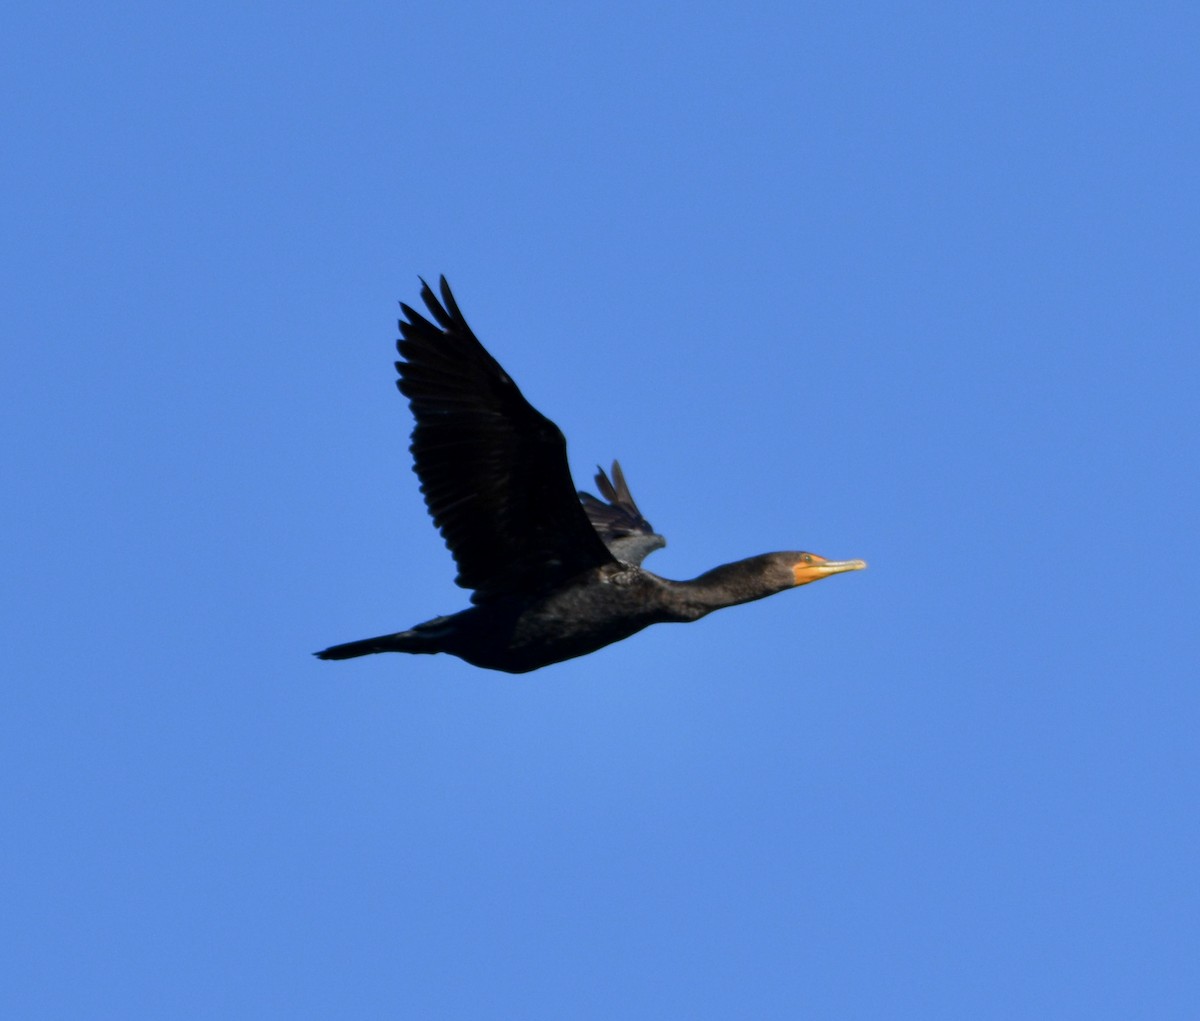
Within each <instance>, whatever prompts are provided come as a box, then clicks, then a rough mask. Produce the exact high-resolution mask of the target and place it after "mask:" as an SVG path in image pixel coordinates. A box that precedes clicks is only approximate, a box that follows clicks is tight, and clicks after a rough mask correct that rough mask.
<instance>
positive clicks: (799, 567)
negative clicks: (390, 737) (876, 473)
mask: <svg viewBox="0 0 1200 1021" xmlns="http://www.w3.org/2000/svg"><path fill="white" fill-rule="evenodd" d="M421 285H422V287H421V298H422V299H423V300H424V302H425V305H426V306H427V308H428V312H429V316H430V318H426V317H425V316H423V315H421V314H420V313H419V312H417V311H415V310H414V309H412V308H410V307H409V306H408V305H405V304H401V306H400V308H401V311H402V312H403V313H404V319H402V320H400V340H399V341H398V342H397V344H396V348H397V350H398V351H399V353H400V358H401V360H400V361H398V362H396V370H397V372H398V373H399V374H400V378H399V379H398V380H397V381H396V385H397V386H398V387H399V389H400V392H401V393H402V394H403V395H404V396H405V397H407V398H408V401H409V404H410V406H411V407H412V412H413V417H414V418H415V419H416V428H415V429H414V430H413V434H412V447H411V450H412V455H413V461H414V464H413V470H414V471H415V472H416V473H417V477H418V478H419V479H420V482H421V492H422V493H423V494H424V497H425V504H426V506H427V507H428V508H429V513H430V514H431V515H432V517H433V520H434V524H436V525H437V528H438V530H439V531H440V532H441V534H442V536H443V538H444V539H445V540H446V545H447V546H448V547H449V548H450V552H451V553H452V554H453V556H454V561H455V564H456V565H457V567H458V577H457V578H456V579H455V580H456V582H457V583H458V584H459V585H461V586H462V587H463V588H466V589H471V590H472V591H473V593H474V594H473V595H472V596H471V603H472V604H473V605H472V606H471V607H470V608H469V609H466V610H463V611H461V612H459V613H455V614H451V615H450V616H446V617H435V618H434V619H433V620H428V621H426V622H425V623H423V624H418V625H416V626H415V627H412V628H409V629H408V630H407V631H398V632H396V633H395V634H390V635H380V636H379V637H377V638H366V639H363V640H361V641H357V642H347V643H346V644H344V645H334V646H332V647H330V648H328V649H325V650H323V651H322V652H318V653H316V654H315V655H317V656H318V657H320V658H321V659H351V658H353V657H355V656H365V655H368V654H370V653H374V652H412V653H434V652H448V653H450V654H451V655H453V656H458V657H459V658H461V659H464V660H466V661H467V662H468V663H472V664H474V665H475V666H479V667H486V668H488V669H491V670H504V671H507V672H509V673H514V674H519V673H526V672H528V671H530V670H537V669H539V668H540V667H544V666H548V665H549V664H551V663H559V662H561V661H562V660H565V659H571V658H573V657H575V656H583V655H586V654H587V653H589V652H595V651H596V650H597V649H599V648H602V647H603V646H605V645H609V644H611V643H612V642H618V641H620V640H621V639H623V638H628V637H629V636H630V635H632V634H635V633H636V632H638V631H641V630H642V629H643V628H645V627H649V626H650V625H651V624H661V623H666V622H669V621H677V622H685V621H693V620H699V619H700V618H701V617H703V616H705V615H707V614H709V613H712V611H713V610H719V609H721V608H722V607H725V606H734V605H736V604H738V603H748V602H751V601H752V600H755V599H762V598H763V597H764V596H770V595H774V594H775V593H777V592H783V591H784V590H785V589H791V588H795V587H796V586H798V585H806V584H808V583H809V582H813V581H817V580H818V579H820V578H827V577H829V576H830V575H833V574H840V573H841V572H843V571H857V570H861V569H862V568H864V567H866V566H867V565H866V563H865V562H863V561H862V560H826V559H825V558H824V557H820V556H817V554H815V553H803V552H789V553H764V554H762V555H760V556H756V557H750V558H749V559H748V560H739V561H736V562H734V563H732V564H724V565H723V566H721V567H716V568H713V570H711V571H708V572H707V573H705V574H702V575H700V577H698V578H695V579H693V580H691V581H671V580H670V579H667V578H660V577H659V576H658V575H656V574H651V573H650V572H649V571H647V570H645V569H644V568H643V567H642V561H643V560H644V559H645V558H646V556H647V555H648V554H650V553H652V552H653V551H654V550H656V549H660V548H661V547H663V546H665V545H666V540H665V539H663V537H662V536H661V535H658V534H657V533H656V532H655V531H654V529H653V527H651V525H650V523H649V522H648V521H647V520H646V519H645V518H644V517H643V516H642V512H641V511H640V510H638V507H637V504H636V503H634V501H633V496H632V495H631V494H630V492H629V486H628V484H627V483H626V481H625V476H624V473H623V472H622V471H621V466H620V465H619V464H618V463H617V462H616V461H614V462H613V465H612V475H611V478H610V476H609V475H608V474H606V473H605V472H604V471H603V470H602V469H601V470H599V472H598V474H597V475H596V479H595V481H596V486H597V488H598V489H599V491H600V497H599V498H597V497H595V496H592V495H591V494H590V493H577V492H576V491H575V485H574V483H573V482H572V480H571V470H570V467H569V466H568V464H567V442H566V440H565V439H564V438H563V434H562V432H561V431H560V430H559V428H558V426H556V425H555V424H554V423H553V422H551V421H550V419H548V418H546V417H545V416H544V415H542V414H540V413H539V412H538V411H537V410H536V409H535V408H534V407H533V406H532V405H531V404H530V403H529V402H528V401H527V400H525V398H524V397H523V396H522V395H521V391H520V390H519V389H517V385H516V383H514V382H513V381H512V379H511V378H509V375H508V373H506V372H505V371H504V369H503V368H501V366H500V364H499V362H497V361H496V359H494V358H493V357H492V356H491V355H490V354H488V352H487V351H486V350H485V348H484V346H483V345H482V344H481V343H480V342H479V340H478V339H477V338H476V336H475V334H474V333H473V332H471V328H470V327H469V326H468V325H467V322H466V320H465V319H464V318H463V314H462V312H460V311H459V308H458V304H457V302H455V300H454V295H453V294H452V293H451V291H450V287H449V285H448V284H447V283H446V278H445V277H442V278H441V300H440V301H439V300H438V297H437V295H435V294H434V293H433V290H432V289H431V288H430V287H429V285H428V284H427V283H425V281H424V280H422V281H421Z"/></svg>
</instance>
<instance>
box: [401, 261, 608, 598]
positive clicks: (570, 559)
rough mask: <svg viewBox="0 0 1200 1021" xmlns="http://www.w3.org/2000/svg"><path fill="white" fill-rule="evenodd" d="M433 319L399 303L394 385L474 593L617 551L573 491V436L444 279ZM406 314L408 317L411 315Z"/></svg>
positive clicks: (547, 582) (417, 466)
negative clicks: (480, 334) (514, 374)
mask: <svg viewBox="0 0 1200 1021" xmlns="http://www.w3.org/2000/svg"><path fill="white" fill-rule="evenodd" d="M421 284H422V287H421V298H422V299H423V300H424V302H425V304H426V306H427V307H428V309H429V314H430V315H431V316H432V317H433V320H434V321H433V322H431V321H430V320H429V319H426V318H425V317H424V316H422V315H421V314H420V313H419V312H416V311H414V310H413V309H411V308H409V306H407V305H404V304H402V305H401V306H400V308H401V310H402V311H403V313H404V316H405V319H402V320H401V321H400V334H401V336H400V340H399V341H398V342H397V344H396V348H397V350H398V351H399V352H400V356H401V358H402V359H403V360H402V361H398V362H397V363H396V370H397V371H398V372H399V373H400V378H399V379H398V380H397V381H396V385H397V386H398V387H399V388H400V392H401V393H402V394H404V396H405V397H407V398H408V400H409V404H410V405H411V406H412V411H413V416H414V417H415V418H416V420H417V424H416V428H415V429H414V430H413V435H412V448H411V449H412V455H413V459H414V462H415V463H414V465H413V470H414V471H415V472H416V473H417V476H418V478H420V480H421V492H422V493H423V494H424V495H425V504H426V506H427V507H428V508H429V513H430V514H431V515H433V520H434V523H435V524H436V525H437V527H438V530H439V531H440V532H441V533H442V536H443V537H444V538H445V540H446V545H447V546H448V547H449V548H450V552H451V553H452V554H453V555H454V560H455V563H456V564H457V565H458V577H457V579H456V581H457V582H458V584H459V585H461V586H463V587H464V588H469V589H474V590H475V594H474V596H473V597H472V599H473V601H474V602H476V603H480V602H486V601H487V600H489V599H493V598H496V597H500V596H504V595H509V594H529V593H531V592H536V591H540V590H542V589H544V588H548V587H552V586H554V585H556V584H559V583H562V582H565V581H566V580H567V579H568V578H571V577H573V576H575V575H576V574H579V573H580V572H581V571H585V570H588V569H589V568H593V567H597V566H599V565H601V564H608V563H612V562H613V558H612V556H611V555H610V554H609V552H608V550H607V549H606V548H605V545H604V543H603V542H601V540H600V537H599V536H598V535H597V534H596V531H595V529H594V528H592V526H591V525H590V524H589V523H588V519H587V515H586V514H585V513H584V512H583V508H582V507H581V506H580V503H579V501H578V499H577V498H576V496H575V487H574V484H573V482H572V481H571V470H570V468H569V467H568V465H567V443H566V440H565V439H564V438H563V434H562V432H561V431H560V430H559V428H558V426H556V425H555V424H554V423H553V422H551V421H550V420H549V419H548V418H546V417H545V416H543V415H541V414H540V413H539V412H538V411H537V410H536V409H534V407H533V406H532V405H531V404H530V403H529V402H528V401H527V400H525V398H524V397H523V396H522V395H521V391H520V390H518V389H517V385H516V384H515V383H514V382H513V381H512V380H511V379H510V378H509V376H508V374H507V373H506V372H505V371H504V369H502V368H501V367H500V364H499V363H498V362H497V361H496V360H495V359H494V358H493V357H492V356H491V355H490V354H488V353H487V351H486V350H484V347H483V345H482V344H480V343H479V340H478V339H477V338H476V337H475V334H474V333H472V332H471V328H470V327H469V326H468V325H467V323H466V320H465V319H463V315H462V313H461V312H460V311H459V309H458V305H457V303H456V302H455V301H454V295H453V294H451V292H450V287H449V285H448V284H447V283H446V278H445V277H442V279H441V292H442V300H441V302H440V303H439V301H438V299H437V297H436V296H435V295H434V293H433V291H432V289H431V288H430V287H429V285H428V284H426V283H425V281H424V280H422V281H421ZM406 320H407V321H406Z"/></svg>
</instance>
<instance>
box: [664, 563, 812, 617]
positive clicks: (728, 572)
mask: <svg viewBox="0 0 1200 1021" xmlns="http://www.w3.org/2000/svg"><path fill="white" fill-rule="evenodd" d="M767 559H768V558H767V557H750V558H748V559H746V560H736V561H734V562H733V563H732V564H722V565H721V566H720V567H714V568H713V569H712V570H711V571H706V572H705V573H704V574H702V575H700V577H698V578H693V579H692V580H691V581H677V582H674V583H673V584H674V586H675V587H676V591H677V592H678V593H679V594H680V595H681V596H682V597H683V601H684V603H685V605H687V606H688V607H689V609H690V611H691V613H690V615H689V618H688V619H691V620H694V619H698V618H700V617H703V616H705V615H706V614H709V613H712V611H713V610H719V609H721V608H722V607H725V606H737V605H738V604H739V603H749V602H753V601H754V600H755V599H763V598H765V597H766V596H771V595H774V594H775V593H776V592H782V591H783V590H784V589H786V588H789V587H790V585H788V584H781V583H776V582H775V581H773V580H772V579H771V578H770V576H769V575H768V574H767V573H766V572H765V570H764V567H765V561H766V560H767Z"/></svg>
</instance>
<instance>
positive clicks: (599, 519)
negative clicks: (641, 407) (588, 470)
mask: <svg viewBox="0 0 1200 1021" xmlns="http://www.w3.org/2000/svg"><path fill="white" fill-rule="evenodd" d="M596 488H597V489H599V490H600V495H601V496H602V497H604V499H603V500H599V499H597V498H596V497H594V496H592V494H591V493H582V492H581V493H580V494H579V499H580V500H581V501H582V502H583V509H584V510H585V511H587V516H588V520H589V521H590V522H591V523H592V527H593V528H594V529H595V530H596V533H597V534H598V535H599V536H600V538H601V539H603V540H604V545H605V546H607V547H608V551H609V552H610V553H611V554H612V555H613V556H614V557H616V558H617V559H618V560H620V561H622V562H624V563H626V564H633V565H635V566H636V565H638V564H640V563H641V562H642V561H643V560H645V559H646V557H647V556H648V555H649V554H651V553H653V552H654V551H655V550H656V549H662V548H663V547H664V546H665V545H666V544H667V540H666V539H664V538H663V537H662V536H661V535H659V534H658V533H657V532H655V531H654V526H653V525H651V524H650V522H649V521H647V520H646V519H645V518H644V517H642V512H641V511H640V510H638V508H637V504H636V503H634V502H633V496H632V495H631V494H630V492H629V486H628V485H627V484H626V482H625V473H624V472H622V471H621V465H620V464H619V463H618V462H616V461H613V465H612V481H611V482H610V481H609V478H608V476H607V475H605V474H604V469H603V468H599V467H598V468H597V469H596ZM605 501H607V503H606V502H605Z"/></svg>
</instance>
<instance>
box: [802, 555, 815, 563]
mask: <svg viewBox="0 0 1200 1021" xmlns="http://www.w3.org/2000/svg"><path fill="white" fill-rule="evenodd" d="M800 559H801V560H803V561H804V562H805V563H806V564H811V563H812V557H810V556H809V555H808V554H807V553H805V554H804V556H802V557H801V558H800Z"/></svg>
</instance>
